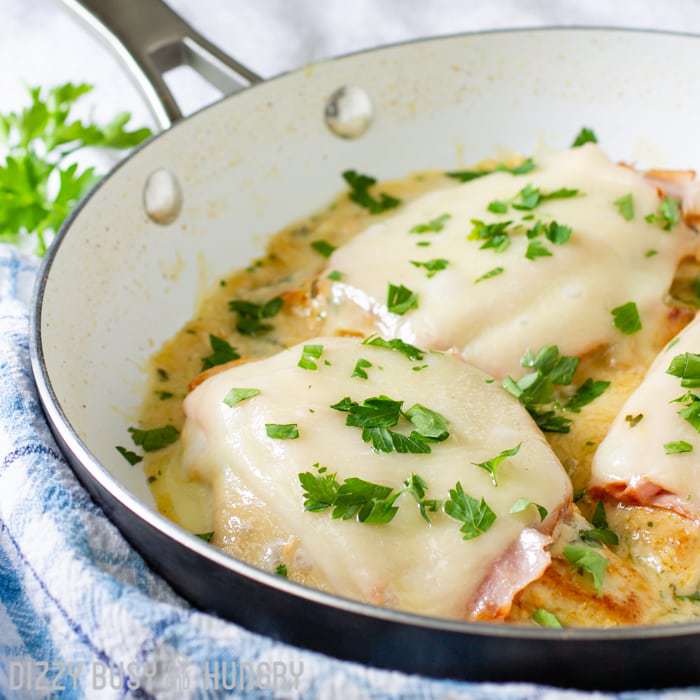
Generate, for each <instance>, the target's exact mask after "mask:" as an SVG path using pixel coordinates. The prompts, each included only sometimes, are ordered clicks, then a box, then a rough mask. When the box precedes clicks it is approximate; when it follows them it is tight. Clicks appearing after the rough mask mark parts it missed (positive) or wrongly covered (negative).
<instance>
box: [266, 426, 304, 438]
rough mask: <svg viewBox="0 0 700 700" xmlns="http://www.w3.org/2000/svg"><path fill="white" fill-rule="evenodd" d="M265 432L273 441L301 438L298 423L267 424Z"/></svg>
mask: <svg viewBox="0 0 700 700" xmlns="http://www.w3.org/2000/svg"><path fill="white" fill-rule="evenodd" d="M265 432H266V433H267V437H269V438H272V439H273V440H296V439H297V438H298V437H299V428H298V427H297V424H296V423H265Z"/></svg>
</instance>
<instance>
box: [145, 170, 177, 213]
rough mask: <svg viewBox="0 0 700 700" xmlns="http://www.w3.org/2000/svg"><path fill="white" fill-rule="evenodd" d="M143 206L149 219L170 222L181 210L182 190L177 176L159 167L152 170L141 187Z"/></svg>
mask: <svg viewBox="0 0 700 700" xmlns="http://www.w3.org/2000/svg"><path fill="white" fill-rule="evenodd" d="M143 206H144V209H145V210H146V214H147V215H148V218H149V219H150V220H151V221H154V222H155V223H157V224H163V225H165V224H172V222H173V221H175V219H177V217H178V215H179V214H180V211H181V210H182V190H181V189H180V183H179V182H178V181H177V178H176V177H175V176H174V175H173V174H172V173H171V172H170V171H169V170H165V169H164V168H161V169H160V170H155V171H154V172H152V173H151V174H150V175H149V176H148V179H147V180H146V184H145V186H144V188H143Z"/></svg>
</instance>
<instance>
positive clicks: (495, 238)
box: [468, 219, 513, 253]
mask: <svg viewBox="0 0 700 700" xmlns="http://www.w3.org/2000/svg"><path fill="white" fill-rule="evenodd" d="M471 223H472V230H471V233H470V234H469V236H468V240H470V241H474V240H478V241H484V243H482V245H481V249H482V250H484V249H487V248H493V249H494V250H495V251H496V252H497V253H502V252H503V251H504V250H506V249H507V248H508V246H509V245H510V236H509V235H508V232H507V228H508V227H509V226H510V225H511V224H512V223H513V222H512V221H499V222H498V223H494V224H486V223H484V222H483V221H482V220H481V219H472V220H471Z"/></svg>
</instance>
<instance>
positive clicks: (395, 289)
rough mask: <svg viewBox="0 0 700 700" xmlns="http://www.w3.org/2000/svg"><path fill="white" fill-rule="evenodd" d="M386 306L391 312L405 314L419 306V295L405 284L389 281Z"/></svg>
mask: <svg viewBox="0 0 700 700" xmlns="http://www.w3.org/2000/svg"><path fill="white" fill-rule="evenodd" d="M386 306H387V309H389V311H391V313H394V314H398V315H399V316H403V315H404V314H405V313H406V312H407V311H410V310H411V309H417V308H418V295H417V294H416V293H415V292H413V291H411V290H410V289H409V288H408V287H404V285H403V284H401V285H395V284H391V283H389V289H388V291H387V298H386Z"/></svg>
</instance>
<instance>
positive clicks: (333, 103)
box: [324, 85, 374, 139]
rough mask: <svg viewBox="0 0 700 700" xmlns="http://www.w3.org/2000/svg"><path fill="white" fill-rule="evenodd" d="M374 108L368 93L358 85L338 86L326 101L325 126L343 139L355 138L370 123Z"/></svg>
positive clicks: (360, 134) (363, 131)
mask: <svg viewBox="0 0 700 700" xmlns="http://www.w3.org/2000/svg"><path fill="white" fill-rule="evenodd" d="M373 112H374V108H373V106H372V100H370V98H369V95H368V94H367V93H366V92H365V91H364V90H363V89H362V88H359V87H355V86H354V85H346V86H345V87H341V88H338V89H337V90H336V91H335V92H334V93H333V94H332V95H331V96H330V97H329V98H328V102H326V109H325V115H324V116H325V120H326V126H327V127H328V128H329V129H330V130H331V131H332V132H333V133H334V134H335V135H336V136H340V137H341V138H344V139H356V138H358V137H359V136H362V134H364V133H365V131H367V129H368V128H369V125H370V124H371V123H372V114H373Z"/></svg>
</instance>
